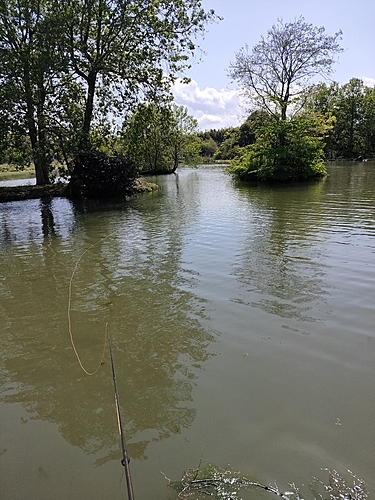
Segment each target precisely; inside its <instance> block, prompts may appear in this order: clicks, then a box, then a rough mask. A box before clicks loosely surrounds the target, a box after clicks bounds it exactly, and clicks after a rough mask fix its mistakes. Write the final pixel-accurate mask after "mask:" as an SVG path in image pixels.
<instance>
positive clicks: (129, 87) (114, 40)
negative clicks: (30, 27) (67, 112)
mask: <svg viewBox="0 0 375 500" xmlns="http://www.w3.org/2000/svg"><path fill="white" fill-rule="evenodd" d="M56 8H58V9H59V11H60V13H61V15H60V19H61V21H62V22H64V25H65V30H64V31H65V39H64V44H65V45H64V47H65V50H67V56H68V57H69V62H70V68H71V71H72V72H74V73H75V75H76V76H77V77H78V78H79V79H80V81H81V82H82V83H83V85H84V86H85V89H86V99H85V108H84V113H83V121H82V128H81V133H82V139H83V140H86V139H87V138H88V136H89V134H90V130H91V126H92V122H93V119H98V117H99V116H100V115H103V114H104V115H108V114H120V113H123V111H124V107H128V106H129V104H130V103H134V102H135V101H136V100H137V98H139V96H140V95H143V96H145V95H146V96H147V97H148V96H150V94H155V93H160V92H168V90H169V87H170V84H171V83H172V82H173V81H174V79H175V78H176V77H177V76H178V75H180V74H181V72H183V71H184V70H185V69H186V68H187V67H188V66H189V64H188V59H189V55H191V54H194V51H195V50H196V45H195V38H196V37H197V35H199V34H202V33H203V32H204V31H205V26H206V24H207V22H209V21H210V20H212V19H214V18H215V14H214V12H213V11H209V12H205V11H204V9H203V8H202V5H201V1H200V0H147V1H144V0H127V1H124V0H85V1H83V0H62V1H60V0H59V1H58V2H56ZM94 110H95V113H94Z"/></svg>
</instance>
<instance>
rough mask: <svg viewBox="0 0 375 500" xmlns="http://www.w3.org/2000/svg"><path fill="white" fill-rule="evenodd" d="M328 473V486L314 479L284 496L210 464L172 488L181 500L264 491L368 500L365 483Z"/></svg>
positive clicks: (290, 499)
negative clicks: (246, 491)
mask: <svg viewBox="0 0 375 500" xmlns="http://www.w3.org/2000/svg"><path fill="white" fill-rule="evenodd" d="M323 470H324V471H326V472H328V483H325V482H323V481H322V480H320V479H317V478H314V480H313V482H312V484H311V485H309V486H306V487H304V488H299V487H297V486H296V485H295V484H294V483H291V484H289V487H290V490H289V491H285V492H282V491H280V490H279V488H278V486H277V485H276V483H274V484H268V485H266V484H263V483H261V482H258V481H255V480H252V479H250V478H249V477H247V476H244V475H243V474H241V473H240V472H234V471H232V470H226V469H221V468H219V467H216V466H214V465H211V464H209V465H208V466H206V467H204V468H200V467H198V468H196V469H187V470H186V471H185V472H184V473H183V475H182V478H181V480H180V481H171V480H170V479H168V478H166V479H167V480H168V481H169V486H170V487H171V488H173V489H175V490H176V491H178V496H177V498H179V499H182V500H188V499H189V500H191V499H192V498H193V499H194V500H203V499H207V497H211V498H212V499H214V500H241V496H240V494H241V491H242V492H244V491H245V490H253V491H254V493H255V491H256V490H263V492H268V493H269V494H271V495H274V496H278V497H279V498H283V499H284V500H365V499H367V498H368V493H367V491H366V484H365V482H364V481H363V480H362V479H360V478H358V477H357V476H355V475H354V474H353V473H352V472H351V471H348V474H349V479H344V477H342V476H341V475H340V474H339V473H338V472H337V471H336V470H333V469H323Z"/></svg>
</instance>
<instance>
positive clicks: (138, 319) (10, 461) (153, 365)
mask: <svg viewBox="0 0 375 500" xmlns="http://www.w3.org/2000/svg"><path fill="white" fill-rule="evenodd" d="M329 173H330V175H329V176H328V177H327V178H326V179H324V180H322V181H319V182H317V183H314V184H310V185H303V186H301V185H300V186H289V187H274V188H265V187H257V186H248V185H244V184H239V183H236V182H235V181H233V180H232V178H231V177H230V176H228V175H226V174H225V172H224V170H223V169H222V168H220V167H202V168H199V169H197V170H194V169H188V168H187V169H181V170H180V172H179V173H178V175H176V176H169V177H158V178H156V179H153V180H154V181H156V182H157V183H158V184H159V185H160V186H161V189H160V191H159V192H158V193H154V194H149V195H144V196H141V197H139V198H136V199H134V200H131V201H128V202H126V203H113V204H110V205H108V204H103V203H99V202H90V203H88V202H86V203H83V204H82V203H81V204H76V203H72V202H71V201H69V200H67V199H63V198H61V199H58V198H55V199H53V200H52V201H51V202H50V203H46V202H42V201H40V200H29V201H22V202H10V203H3V204H1V205H0V250H1V254H0V255H1V256H0V258H1V268H0V269H1V271H0V311H1V313H0V314H1V318H2V356H1V363H0V494H1V497H2V498H4V499H17V498H28V499H30V500H43V499H50V498H54V499H55V500H58V499H66V498H69V499H72V500H74V499H77V500H78V499H83V498H87V499H90V500H91V499H92V500H95V499H103V498H111V499H116V498H119V499H122V498H125V497H126V487H125V480H124V477H123V471H122V467H121V464H120V462H119V460H120V458H121V453H120V443H119V437H118V433H117V421H116V415H115V410H114V399H113V384H112V378H111V371H110V363H109V358H108V353H107V355H106V358H105V362H104V364H103V366H102V367H101V369H100V370H99V372H98V373H97V374H96V375H95V376H93V377H88V376H86V375H85V374H84V373H83V372H82V370H81V369H80V368H79V365H78V362H77V360H76V358H75V356H74V353H73V350H72V347H71V344H70V340H69V333H68V327H67V301H68V287H69V280H70V277H71V275H72V272H73V270H74V267H75V264H76V262H77V260H78V259H79V258H80V256H81V255H82V254H83V252H84V251H85V250H86V249H88V248H90V247H91V246H92V245H94V246H92V248H90V250H89V251H88V252H87V253H85V254H84V256H83V258H82V260H81V261H80V265H79V267H78V269H77V273H76V274H75V276H74V281H73V295H72V325H73V335H74V339H75V342H76V345H77V349H78V351H79V353H80V355H81V357H82V361H83V363H84V364H85V366H86V367H87V368H88V369H89V370H94V369H95V367H96V365H97V364H98V362H99V360H100V355H101V350H102V344H103V333H104V324H105V323H106V322H108V323H109V329H110V332H111V338H112V343H113V350H114V357H115V364H116V370H117V379H118V385H119V394H120V402H121V405H122V410H123V420H124V424H125V425H124V427H125V434H126V439H127V442H128V447H129V455H130V456H131V459H132V460H131V470H132V475H133V483H134V489H135V496H136V498H137V499H144V500H154V499H160V500H163V499H167V498H175V497H176V495H175V494H174V492H173V491H172V490H170V489H169V488H168V487H167V481H166V479H165V476H164V475H166V476H167V477H168V478H171V479H178V478H179V477H181V474H182V472H183V471H184V470H185V469H187V468H189V467H196V466H198V464H199V463H200V461H202V463H203V464H207V463H214V464H215V465H217V466H220V467H227V466H228V464H230V466H231V467H233V468H234V469H236V470H240V471H241V472H242V473H244V474H247V475H250V476H252V477H254V478H256V479H257V480H260V481H262V482H265V483H268V482H274V481H276V482H277V484H278V485H279V486H280V488H281V489H286V488H287V487H288V483H290V482H295V483H296V484H297V485H298V484H302V483H305V484H306V483H308V482H310V481H311V480H312V477H313V476H319V477H324V474H323V473H322V472H321V468H324V467H328V468H335V469H337V470H339V471H340V472H342V473H345V471H346V470H347V469H350V470H352V471H353V472H354V473H356V474H357V475H358V476H360V477H362V478H363V479H364V480H365V481H366V482H367V483H368V486H369V490H370V494H371V492H374V491H375V479H374V478H375V474H374V470H375V458H374V451H375V434H374V432H373V421H374V414H375V398H374V383H375V363H374V352H375V332H374V327H373V324H374V312H375V289H374V279H375V201H374V200H375V183H374V176H375V165H374V164H372V163H369V162H368V163H362V164H356V163H351V164H347V165H345V164H337V165H330V166H329ZM161 472H162V473H163V474H162V473H161ZM322 474H323V475H322ZM370 496H371V495H370Z"/></svg>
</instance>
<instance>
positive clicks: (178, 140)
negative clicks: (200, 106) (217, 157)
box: [123, 103, 202, 174]
mask: <svg viewBox="0 0 375 500" xmlns="http://www.w3.org/2000/svg"><path fill="white" fill-rule="evenodd" d="M196 131H197V121H196V120H195V119H194V118H193V117H191V116H189V114H188V112H187V109H186V108H184V107H183V106H176V105H161V106H158V105H156V104H154V103H151V104H145V103H142V104H140V105H139V106H138V108H137V110H136V112H135V113H134V115H133V116H132V117H131V119H130V120H129V123H128V125H127V127H126V128H125V130H124V134H123V147H124V149H125V152H126V154H127V155H128V156H129V157H130V158H132V159H133V161H135V162H136V163H137V165H138V168H139V170H140V171H141V172H147V173H152V174H158V173H172V172H175V170H176V169H177V167H178V165H179V164H180V163H182V162H185V163H187V164H194V163H197V162H198V159H199V158H200V151H201V145H202V143H201V140H200V139H199V138H198V137H197V136H196Z"/></svg>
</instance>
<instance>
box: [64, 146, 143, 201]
mask: <svg viewBox="0 0 375 500" xmlns="http://www.w3.org/2000/svg"><path fill="white" fill-rule="evenodd" d="M136 177H137V169H136V166H135V164H134V162H133V161H132V160H129V159H128V158H126V157H125V156H124V155H122V154H121V153H117V152H115V153H113V154H108V153H106V152H104V151H100V150H98V149H95V148H92V147H91V148H87V149H85V150H83V151H82V152H81V153H79V154H78V155H77V157H76V159H75V161H74V168H73V174H72V178H71V183H72V187H73V193H74V194H75V195H81V196H84V197H87V198H103V197H125V196H127V195H129V194H131V193H132V192H133V189H134V181H135V179H136Z"/></svg>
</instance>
